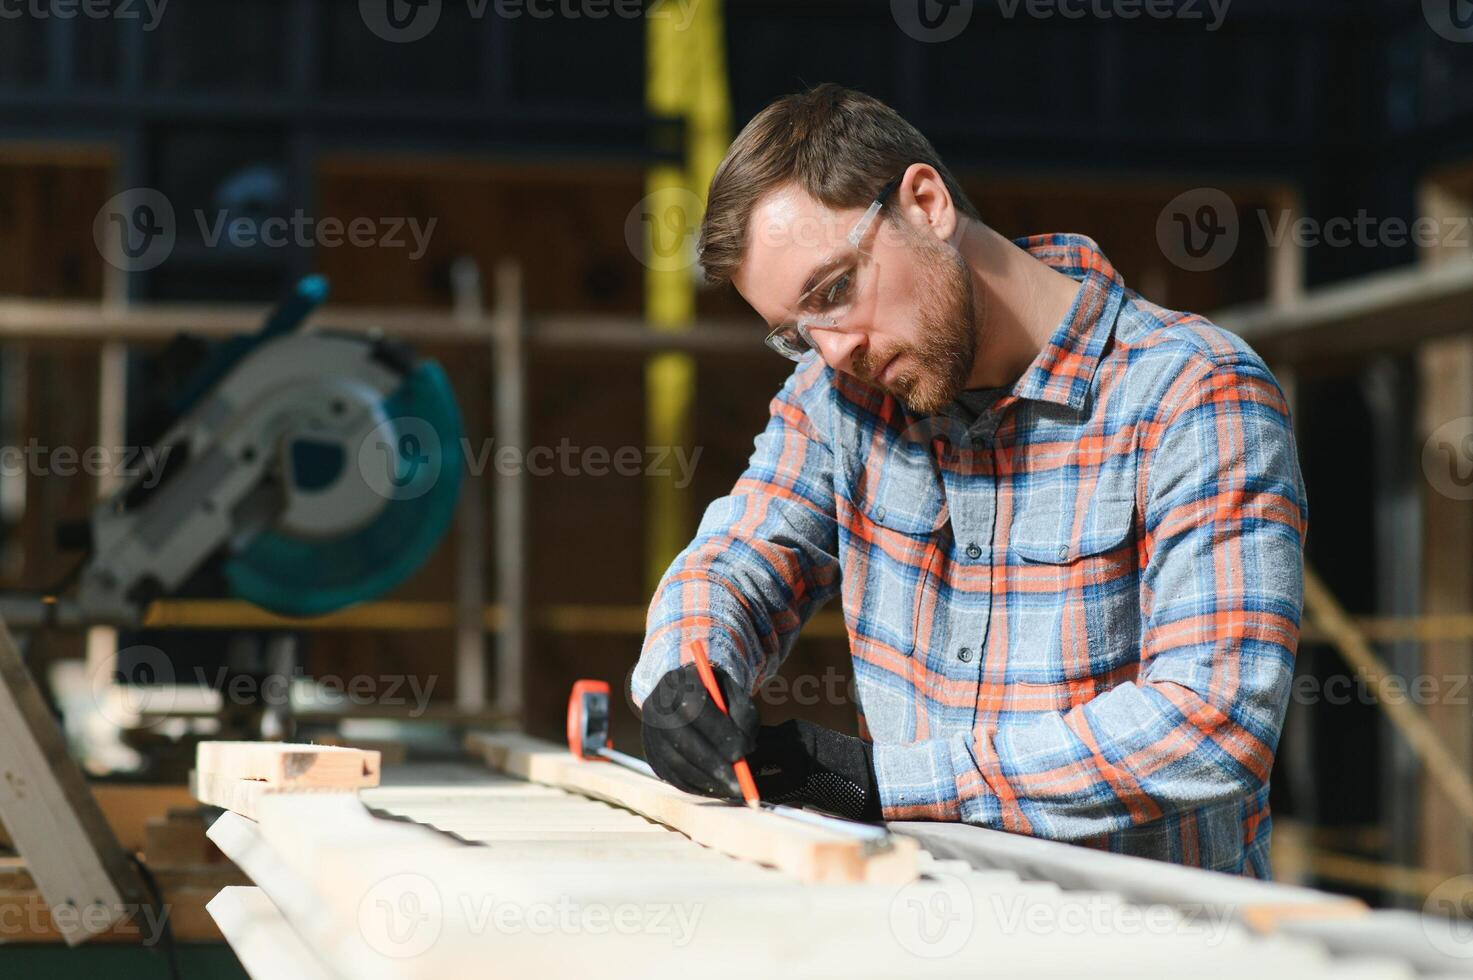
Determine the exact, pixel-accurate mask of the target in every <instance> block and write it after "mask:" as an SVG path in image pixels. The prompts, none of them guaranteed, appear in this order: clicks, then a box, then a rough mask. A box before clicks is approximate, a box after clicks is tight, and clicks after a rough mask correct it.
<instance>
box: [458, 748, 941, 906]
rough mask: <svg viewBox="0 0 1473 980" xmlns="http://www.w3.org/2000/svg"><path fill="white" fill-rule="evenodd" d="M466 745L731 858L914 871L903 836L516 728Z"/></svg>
mask: <svg viewBox="0 0 1473 980" xmlns="http://www.w3.org/2000/svg"><path fill="white" fill-rule="evenodd" d="M466 747H467V748H468V749H469V750H470V751H471V753H472V754H474V755H476V756H478V757H479V758H481V759H482V760H483V761H485V762H486V763H487V764H488V765H490V766H491V767H492V768H494V769H499V770H501V771H503V772H509V773H512V774H513V775H517V776H521V777H522V778H524V779H529V780H531V781H532V782H536V783H544V784H546V785H549V786H558V787H561V788H563V789H569V790H573V791H574V792H577V793H582V794H584V795H586V796H592V797H594V798H596V799H601V800H606V801H608V802H610V803H614V804H616V805H618V806H622V807H625V808H627V809H630V810H633V811H635V812H636V813H641V814H643V815H644V816H646V817H648V818H650V819H651V820H654V821H657V822H659V823H662V824H664V825H665V826H667V827H670V828H673V829H675V830H678V831H680V832H681V833H683V834H685V835H686V836H687V837H689V838H691V840H694V841H696V842H697V843H699V844H704V845H706V846H707V847H711V848H714V849H716V850H718V851H722V852H723V853H726V854H730V855H732V856H733V857H737V858H741V859H742V860H746V861H755V862H757V863H759V864H766V865H770V866H772V867H775V868H778V869H780V870H782V871H784V872H787V873H788V874H791V875H793V876H794V877H796V878H798V880H800V881H803V882H808V883H819V882H823V883H846V882H849V883H852V882H873V883H890V884H903V883H905V882H907V881H911V880H913V879H914V878H915V876H916V873H917V872H916V855H917V852H918V850H919V847H918V845H917V844H916V843H915V842H914V841H911V840H906V839H903V838H896V839H892V846H891V847H890V848H889V849H888V850H885V851H881V852H879V853H867V852H866V848H865V846H864V843H863V842H862V841H858V840H854V839H851V838H848V837H845V836H843V835H841V834H838V833H833V832H829V831H825V830H823V829H820V828H818V827H811V826H808V825H806V824H801V823H798V822H796V821H792V820H787V819H785V818H783V817H781V816H778V815H775V814H772V813H766V812H763V811H760V810H752V809H749V808H747V807H744V806H738V805H733V804H728V803H723V802H721V801H718V800H710V799H705V798H704V797H699V796H692V795H691V794H689V793H684V792H681V791H680V790H678V789H676V788H675V787H673V786H670V785H668V784H666V783H663V782H661V781H660V780H658V779H651V778H649V777H648V776H644V775H641V774H640V773H637V772H633V771H631V770H629V769H625V768H623V767H622V766H616V765H612V764H610V763H606V762H586V761H583V760H581V759H575V758H573V757H572V756H571V755H570V754H569V753H568V750H567V749H566V748H563V747H561V746H558V745H554V744H553V743H551V742H544V741H542V740H540V739H534V738H529V737H527V736H525V735H518V734H501V733H496V734H491V733H476V732H473V733H471V734H470V735H468V736H467V737H466Z"/></svg>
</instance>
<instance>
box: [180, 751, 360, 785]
mask: <svg viewBox="0 0 1473 980" xmlns="http://www.w3.org/2000/svg"><path fill="white" fill-rule="evenodd" d="M379 769H380V756H379V753H378V752H377V751H374V750H370V749H350V748H344V747H342V746H337V745H298V744H294V743H287V742H201V743H199V749H198V751H197V753H196V755H195V770H196V771H197V772H199V773H200V774H201V775H210V776H221V777H224V778H227V779H248V780H253V781H256V782H261V783H265V784H266V785H268V786H273V787H280V788H287V789H296V788H302V789H306V788H313V789H323V788H326V789H359V788H361V787H365V786H377V785H378V781H379Z"/></svg>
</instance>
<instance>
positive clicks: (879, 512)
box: [875, 507, 885, 521]
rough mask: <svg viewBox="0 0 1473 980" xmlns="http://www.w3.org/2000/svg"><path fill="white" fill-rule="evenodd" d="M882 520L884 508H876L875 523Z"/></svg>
mask: <svg viewBox="0 0 1473 980" xmlns="http://www.w3.org/2000/svg"><path fill="white" fill-rule="evenodd" d="M884 519H885V508H883V507H876V508H875V520H877V521H883V520H884Z"/></svg>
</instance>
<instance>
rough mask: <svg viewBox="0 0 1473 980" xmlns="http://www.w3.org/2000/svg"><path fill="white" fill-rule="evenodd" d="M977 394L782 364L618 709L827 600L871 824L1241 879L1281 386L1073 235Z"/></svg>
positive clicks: (1278, 589) (1297, 492)
mask: <svg viewBox="0 0 1473 980" xmlns="http://www.w3.org/2000/svg"><path fill="white" fill-rule="evenodd" d="M1018 244H1019V245H1020V246H1022V247H1024V248H1026V249H1027V250H1028V251H1029V252H1030V253H1032V254H1033V255H1034V256H1035V257H1036V258H1038V259H1040V260H1042V261H1044V262H1046V263H1048V264H1049V265H1050V266H1052V267H1053V268H1055V269H1058V270H1059V271H1061V272H1063V273H1065V274H1067V275H1069V276H1071V277H1073V278H1075V279H1077V280H1080V282H1081V286H1080V289H1079V292H1078V294H1077V297H1076V299H1075V302H1074V306H1073V308H1072V309H1071V311H1070V313H1069V315H1068V316H1067V317H1066V318H1065V320H1064V322H1063V323H1062V324H1061V325H1060V327H1059V328H1058V330H1057V332H1056V333H1055V334H1054V336H1053V337H1052V339H1051V340H1050V341H1049V342H1048V344H1047V345H1046V346H1045V347H1044V349H1043V350H1042V351H1041V352H1040V353H1039V355H1038V357H1037V358H1036V359H1035V360H1034V362H1033V363H1032V365H1031V366H1030V367H1029V369H1028V370H1027V371H1026V372H1025V373H1024V375H1023V376H1022V377H1021V378H1020V379H1019V380H1018V381H1017V383H1016V384H1014V385H1013V386H1012V387H1011V389H1010V390H1007V391H1003V392H999V393H998V394H999V397H998V398H997V399H996V400H995V401H994V402H993V404H992V405H991V407H990V408H988V409H986V410H984V411H982V412H981V413H980V414H977V415H968V413H966V412H964V411H961V410H960V408H958V410H957V411H955V412H950V413H948V414H944V415H942V416H938V417H934V418H929V419H926V418H919V417H917V416H914V415H912V414H910V413H908V412H907V411H906V410H905V409H904V408H903V406H901V405H900V403H899V402H897V401H896V400H895V399H894V398H893V397H890V396H888V395H886V394H885V393H883V392H882V391H880V390H879V389H877V388H874V387H871V386H869V385H866V384H863V383H861V382H859V381H857V380H855V379H854V378H851V377H848V376H846V375H842V374H839V373H837V372H834V371H833V370H831V369H829V368H828V367H827V366H826V365H824V364H823V363H822V361H821V360H820V359H819V358H816V357H810V358H808V359H807V360H806V361H804V362H803V363H802V364H800V365H799V366H798V367H797V369H796V370H795V371H794V372H793V374H792V375H791V376H790V377H789V378H788V380H787V383H786V384H785V385H784V386H783V388H782V390H781V391H780V392H779V393H778V395H777V397H776V398H775V399H774V400H773V401H772V404H771V417H770V419H769V421H768V424H767V428H766V430H765V431H764V432H763V433H762V434H761V435H760V436H759V437H758V438H757V441H756V449H755V451H754V453H753V455H752V457H751V461H750V464H749V466H748V468H747V471H746V472H745V473H744V474H743V475H742V477H741V479H740V480H738V482H737V484H736V487H735V488H734V489H733V491H732V493H731V495H729V496H726V497H723V498H721V499H719V500H717V501H715V502H714V503H712V504H711V505H710V507H709V508H708V509H707V511H706V513H705V516H704V518H703V520H702V521H701V524H700V528H699V530H698V532H697V534H696V537H695V539H694V540H693V541H692V542H691V544H690V546H689V547H687V548H686V549H685V551H684V552H682V553H681V555H680V556H679V557H678V558H677V559H676V560H675V562H674V564H673V565H672V566H671V568H670V570H669V571H668V572H667V573H666V575H665V577H664V580H663V581H662V583H661V585H660V587H659V589H658V591H657V592H656V595H655V597H654V601H653V604H652V606H651V608H650V613H649V620H648V632H647V636H646V639H645V643H644V649H643V652H642V654H641V656H640V660H639V663H638V664H637V665H636V667H635V670H634V673H633V676H632V683H631V688H632V694H633V696H634V698H635V700H636V702H642V700H643V698H644V696H645V695H646V694H648V692H649V690H650V689H651V688H652V687H653V686H654V684H655V682H656V681H657V680H658V679H659V677H660V676H661V675H662V674H664V672H665V671H667V670H670V669H672V668H674V667H676V666H678V665H679V664H680V663H681V661H682V659H683V658H684V659H685V660H689V650H688V646H689V643H690V641H692V640H695V639H704V640H705V641H706V642H707V645H708V649H709V651H710V655H711V659H712V661H713V662H714V663H716V664H718V665H719V666H721V667H722V668H723V669H725V670H726V671H727V672H728V673H729V674H731V675H732V677H733V678H735V679H736V680H737V681H738V682H739V683H741V684H743V685H745V686H746V688H747V689H748V690H751V691H755V690H756V689H757V687H758V686H759V685H760V684H761V683H762V682H763V681H764V680H765V679H767V678H770V677H772V676H773V675H774V674H776V672H777V671H778V669H779V667H780V665H781V663H782V661H783V658H784V657H785V656H786V655H787V653H788V651H789V650H790V649H791V648H792V645H793V642H794V640H795V639H796V638H797V636H798V633H799V631H800V629H801V628H802V626H803V624H804V623H805V622H806V621H807V620H808V619H809V618H810V617H811V616H812V615H813V613H814V611H815V610H817V609H818V608H819V607H820V606H821V605H822V604H823V603H824V602H825V601H826V600H828V599H829V598H830V597H832V596H835V595H838V596H840V597H841V600H842V604H843V613H844V621H845V625H846V627H847V631H848V635H849V644H850V651H851V654H852V658H853V665H854V674H855V682H856V690H857V695H858V701H859V712H860V730H861V733H862V734H863V735H864V736H865V737H866V738H869V739H871V740H872V742H873V744H874V758H875V772H876V779H877V782H878V787H879V793H880V799H881V805H882V807H883V809H884V814H885V817H886V818H887V819H891V820H906V819H909V820H952V821H965V822H968V823H973V824H979V825H982V826H986V827H993V828H998V829H1002V830H1008V831H1014V832H1019V833H1025V834H1031V835H1034V836H1039V837H1045V838H1051V839H1055V840H1065V841H1073V842H1077V843H1083V844H1088V845H1092V846H1096V847H1102V848H1107V849H1109V850H1113V851H1118V852H1124V853H1130V854H1137V855H1143V856H1149V857H1155V858H1160V859H1163V860H1170V861H1175V862H1179V863H1182V864H1188V865H1194V866H1198V867H1206V868H1213V869H1218V870H1224V871H1231V872H1239V873H1246V874H1252V875H1256V876H1259V877H1267V876H1268V874H1269V865H1268V841H1269V827H1270V821H1269V807H1268V795H1269V790H1268V782H1269V770H1270V768H1271V766H1272V763H1273V758H1274V750H1275V748H1276V746H1277V743H1278V738H1279V731H1280V727H1281V725H1282V722H1283V718H1284V711H1285V709H1286V707H1287V705H1288V697H1289V689H1290V681H1291V678H1292V675H1293V667H1294V663H1293V661H1294V653H1295V648H1296V646H1297V643H1298V635H1299V616H1300V606H1301V589H1302V564H1301V556H1302V543H1303V537H1304V532H1305V526H1306V525H1305V521H1306V511H1305V496H1304V488H1303V484H1302V481H1301V478H1300V475H1299V468H1298V462H1297V459H1296V454H1295V448H1294V439H1293V434H1292V431H1291V428H1290V420H1289V413H1288V408H1287V405H1286V403H1285V400H1284V396H1283V393H1282V392H1281V390H1280V389H1279V387H1278V385H1277V383H1276V382H1275V381H1274V379H1273V377H1272V375H1270V373H1269V371H1268V369H1267V368H1266V367H1265V366H1264V364H1263V362H1262V361H1261V360H1260V359H1259V357H1258V356H1257V355H1256V354H1254V353H1253V351H1252V350H1250V349H1249V348H1248V347H1247V345H1246V344H1244V343H1243V341H1241V340H1240V339H1239V338H1237V337H1236V336H1234V335H1233V334H1230V333H1227V332H1226V331H1224V330H1222V329H1220V328H1218V327H1216V326H1214V325H1213V324H1211V323H1209V322H1208V321H1206V320H1205V319H1203V318H1202V317H1199V316H1195V315H1191V314H1185V313H1175V312H1171V311H1168V310H1164V309H1162V308H1160V307H1157V306H1155V305H1153V304H1151V303H1149V302H1147V301H1146V300H1144V299H1142V298H1141V297H1140V296H1139V295H1138V294H1136V293H1134V292H1132V291H1130V290H1128V289H1126V287H1125V285H1124V283H1123V282H1122V280H1121V278H1120V276H1119V274H1118V273H1117V272H1116V271H1115V269H1114V268H1113V267H1112V266H1111V265H1110V263H1109V261H1108V260H1107V259H1106V258H1105V257H1104V256H1103V255H1102V254H1101V253H1100V251H1099V249H1098V247H1097V246H1096V245H1095V243H1094V242H1092V241H1090V240H1089V239H1087V238H1083V237H1080V236H1074V235H1042V236H1037V237H1034V238H1029V239H1024V240H1020V241H1019V243H1018Z"/></svg>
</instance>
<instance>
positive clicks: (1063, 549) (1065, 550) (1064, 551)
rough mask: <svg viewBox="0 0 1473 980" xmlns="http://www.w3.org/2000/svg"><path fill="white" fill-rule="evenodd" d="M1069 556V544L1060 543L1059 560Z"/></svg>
mask: <svg viewBox="0 0 1473 980" xmlns="http://www.w3.org/2000/svg"><path fill="white" fill-rule="evenodd" d="M1068 557H1069V546H1068V545H1064V544H1061V545H1059V561H1063V560H1064V559H1065V558H1068Z"/></svg>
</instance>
